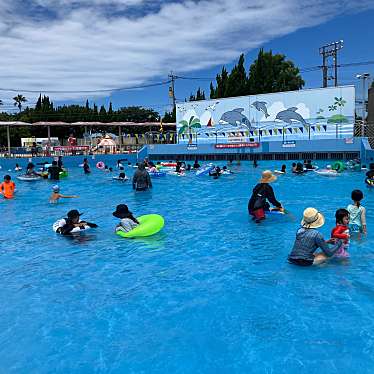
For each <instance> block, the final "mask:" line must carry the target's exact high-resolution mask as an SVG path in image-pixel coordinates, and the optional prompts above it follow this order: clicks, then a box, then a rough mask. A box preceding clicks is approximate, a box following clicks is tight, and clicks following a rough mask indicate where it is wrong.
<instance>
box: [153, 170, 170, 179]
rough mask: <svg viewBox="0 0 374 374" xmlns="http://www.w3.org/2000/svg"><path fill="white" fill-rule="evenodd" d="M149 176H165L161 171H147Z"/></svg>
mask: <svg viewBox="0 0 374 374" xmlns="http://www.w3.org/2000/svg"><path fill="white" fill-rule="evenodd" d="M149 176H150V177H152V178H160V177H165V176H166V173H165V172H163V171H156V172H154V173H149Z"/></svg>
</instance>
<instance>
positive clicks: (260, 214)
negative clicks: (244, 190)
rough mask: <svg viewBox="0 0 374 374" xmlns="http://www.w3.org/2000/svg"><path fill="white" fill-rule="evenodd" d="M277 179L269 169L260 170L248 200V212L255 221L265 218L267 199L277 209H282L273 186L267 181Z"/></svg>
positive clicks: (268, 206) (267, 205)
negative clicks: (258, 178) (259, 176)
mask: <svg viewBox="0 0 374 374" xmlns="http://www.w3.org/2000/svg"><path fill="white" fill-rule="evenodd" d="M276 179H277V177H276V176H275V175H273V173H272V172H271V171H270V170H265V171H263V172H262V177H261V179H260V181H259V183H258V184H257V185H256V186H255V187H254V189H253V192H252V196H251V198H250V199H249V202H248V212H249V214H250V215H252V216H253V219H254V220H255V221H256V223H259V222H260V221H261V220H264V219H265V211H268V210H269V209H270V205H269V203H268V202H267V200H269V201H270V202H271V203H272V204H273V205H274V206H275V207H276V208H277V210H280V211H284V209H283V207H282V204H281V203H280V202H279V201H278V200H277V199H276V198H275V195H274V191H273V188H272V187H271V186H270V184H269V183H272V182H274V181H275V180H276Z"/></svg>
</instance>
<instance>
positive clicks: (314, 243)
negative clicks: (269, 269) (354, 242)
mask: <svg viewBox="0 0 374 374" xmlns="http://www.w3.org/2000/svg"><path fill="white" fill-rule="evenodd" d="M324 224H325V217H324V216H323V214H322V213H320V212H319V211H318V210H317V209H315V208H306V209H305V210H304V213H303V219H302V221H301V228H299V229H298V230H297V232H296V239H295V243H294V245H293V248H292V251H291V253H290V254H289V256H288V262H289V263H291V264H294V265H299V266H311V265H318V264H321V263H322V262H325V261H326V260H327V259H328V258H329V257H331V256H333V255H334V254H335V253H336V252H337V251H338V250H339V248H340V247H341V245H342V243H343V242H342V241H341V240H337V239H335V238H332V239H329V240H327V241H325V240H324V238H323V236H322V234H321V233H320V232H318V231H317V230H316V229H318V228H319V227H322V226H323V225H324ZM329 243H333V244H334V245H333V246H332V247H329V245H328V244H329ZM318 248H320V249H321V250H322V252H321V253H317V254H314V252H315V251H316V250H317V249H318Z"/></svg>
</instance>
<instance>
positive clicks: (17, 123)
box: [0, 121, 175, 127]
mask: <svg viewBox="0 0 374 374" xmlns="http://www.w3.org/2000/svg"><path fill="white" fill-rule="evenodd" d="M0 126H38V127H39V126H51V127H56V126H69V127H74V126H103V127H109V126H125V127H150V126H160V122H142V123H136V122H108V123H104V122H44V121H42V122H34V123H28V122H21V121H9V122H7V121H4V122H1V121H0ZM162 126H163V127H175V123H162Z"/></svg>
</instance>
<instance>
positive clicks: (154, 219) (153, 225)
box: [116, 214, 165, 238]
mask: <svg viewBox="0 0 374 374" xmlns="http://www.w3.org/2000/svg"><path fill="white" fill-rule="evenodd" d="M137 220H138V221H139V223H140V225H139V226H137V227H135V228H134V229H132V230H131V231H129V232H124V231H117V232H116V234H117V235H119V236H121V237H122V238H142V237H145V236H151V235H154V234H156V233H158V232H159V231H160V230H161V229H162V228H163V227H164V223H165V221H164V218H163V217H162V216H160V215H158V214H146V215H144V216H140V217H139V218H137Z"/></svg>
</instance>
